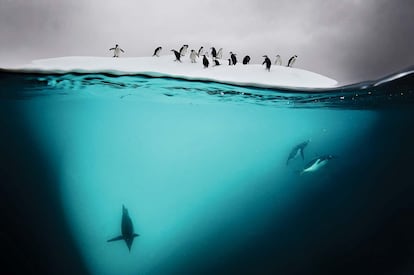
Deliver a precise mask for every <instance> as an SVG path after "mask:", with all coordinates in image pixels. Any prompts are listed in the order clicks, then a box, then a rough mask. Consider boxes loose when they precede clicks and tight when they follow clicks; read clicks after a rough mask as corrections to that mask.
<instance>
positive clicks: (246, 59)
mask: <svg viewBox="0 0 414 275" xmlns="http://www.w3.org/2000/svg"><path fill="white" fill-rule="evenodd" d="M249 62H250V56H248V55H246V56H245V57H244V58H243V65H247V64H249Z"/></svg>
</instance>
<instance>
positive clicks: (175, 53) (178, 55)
mask: <svg viewBox="0 0 414 275" xmlns="http://www.w3.org/2000/svg"><path fill="white" fill-rule="evenodd" d="M171 51H172V52H174V55H175V60H174V61H179V62H181V54H180V53H179V52H177V51H176V50H174V49H172V50H171Z"/></svg>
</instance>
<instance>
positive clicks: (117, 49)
mask: <svg viewBox="0 0 414 275" xmlns="http://www.w3.org/2000/svg"><path fill="white" fill-rule="evenodd" d="M109 50H110V51H114V56H113V57H119V54H120V53H121V52H123V53H124V50H123V49H121V48H120V47H119V46H118V44H116V45H115V47H114V48H110V49H109Z"/></svg>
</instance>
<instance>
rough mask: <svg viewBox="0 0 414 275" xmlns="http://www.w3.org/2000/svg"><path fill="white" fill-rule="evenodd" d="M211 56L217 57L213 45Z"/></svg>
mask: <svg viewBox="0 0 414 275" xmlns="http://www.w3.org/2000/svg"><path fill="white" fill-rule="evenodd" d="M211 56H212V57H213V58H216V57H217V51H216V48H214V47H211Z"/></svg>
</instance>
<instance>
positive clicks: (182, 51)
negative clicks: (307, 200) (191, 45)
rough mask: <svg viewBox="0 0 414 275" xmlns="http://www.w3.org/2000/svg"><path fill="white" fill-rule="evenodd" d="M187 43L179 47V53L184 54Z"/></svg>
mask: <svg viewBox="0 0 414 275" xmlns="http://www.w3.org/2000/svg"><path fill="white" fill-rule="evenodd" d="M187 49H188V45H187V44H184V45H183V46H182V47H181V49H180V55H181V56H184V55H185V54H186V53H187Z"/></svg>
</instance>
